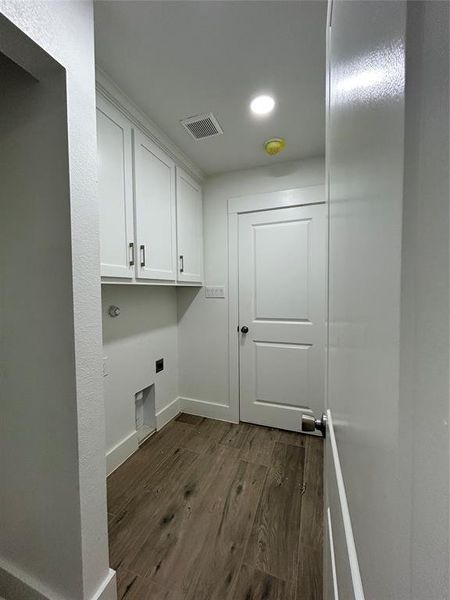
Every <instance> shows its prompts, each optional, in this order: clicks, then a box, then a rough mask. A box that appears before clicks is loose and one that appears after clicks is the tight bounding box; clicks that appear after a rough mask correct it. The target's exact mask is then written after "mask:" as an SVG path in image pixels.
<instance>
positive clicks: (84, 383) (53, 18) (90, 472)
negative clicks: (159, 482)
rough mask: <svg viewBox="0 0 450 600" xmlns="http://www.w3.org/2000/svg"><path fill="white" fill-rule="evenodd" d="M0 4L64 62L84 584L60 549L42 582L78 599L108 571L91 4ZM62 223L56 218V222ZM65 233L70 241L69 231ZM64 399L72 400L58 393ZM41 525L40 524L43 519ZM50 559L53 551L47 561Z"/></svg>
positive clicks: (78, 565)
mask: <svg viewBox="0 0 450 600" xmlns="http://www.w3.org/2000/svg"><path fill="white" fill-rule="evenodd" d="M0 9H1V11H2V13H3V14H4V15H5V16H6V17H7V18H8V19H10V20H11V21H12V22H13V23H15V24H16V25H17V26H18V27H19V28H20V29H22V30H23V31H24V32H25V33H26V34H27V35H28V36H29V37H30V38H31V39H32V40H34V41H35V42H36V43H37V44H38V45H39V46H41V47H42V48H43V49H44V50H46V51H47V52H48V53H49V54H50V55H51V56H52V57H53V58H54V59H55V60H57V61H58V62H59V63H60V64H61V65H63V66H64V67H65V68H66V73H67V103H68V108H67V110H68V143H69V178H70V227H71V253H72V286H73V288H72V291H73V300H72V310H73V323H74V328H73V330H72V336H73V347H74V359H73V361H74V362H73V366H74V372H75V375H74V376H73V375H72V383H73V385H74V387H75V388H76V406H75V407H74V413H73V418H72V419H71V420H69V421H67V422H65V423H63V424H62V423H61V424H60V423H58V422H55V427H56V428H58V427H61V436H62V437H64V429H65V428H67V430H68V431H70V432H77V447H76V448H74V449H73V454H72V456H71V460H72V461H73V464H71V465H67V468H68V469H69V470H70V469H72V468H73V467H74V465H76V477H74V479H73V481H72V482H71V491H72V493H73V494H74V495H76V496H77V498H78V500H77V502H78V509H77V514H76V515H67V518H68V519H72V518H76V519H77V520H78V531H79V534H80V536H81V554H80V553H79V554H78V557H77V560H75V561H73V564H72V565H71V567H70V568H71V569H73V570H74V572H75V571H77V570H78V576H79V578H80V579H81V583H80V586H81V588H82V589H79V590H78V592H77V593H76V594H75V592H74V590H73V586H72V589H71V591H70V590H69V589H68V586H69V585H70V584H69V582H68V581H64V571H63V570H61V571H60V573H59V575H58V568H57V565H58V561H59V560H61V561H63V560H64V556H65V554H64V553H60V556H59V557H58V558H56V557H55V564H54V567H55V568H54V574H53V578H52V580H48V581H46V582H44V583H45V584H46V585H48V586H49V587H50V588H53V589H58V590H60V591H61V590H66V594H67V596H66V597H67V598H77V600H78V599H79V598H90V597H91V596H92V594H93V593H94V591H95V590H96V589H97V588H98V587H99V585H100V584H101V582H102V581H103V580H104V579H105V578H106V577H107V573H108V557H107V532H106V504H105V481H104V476H105V462H104V408H103V390H102V377H101V313H100V285H99V248H98V207H97V201H96V183H95V180H96V174H95V169H96V140H95V91H94V89H95V88H94V44H93V42H94V36H93V16H92V3H91V2H88V1H81V2H78V1H73V2H46V1H28V2H12V1H2V2H0ZM49 218H50V217H49ZM59 226H60V224H59V223H58V222H57V221H56V222H55V223H54V227H59ZM67 236H68V238H67V239H68V243H69V244H70V233H69V231H67ZM69 250H70V248H69ZM54 293H57V289H55V290H54ZM69 371H70V369H69ZM70 376H71V375H70V373H69V374H68V377H70ZM61 401H62V402H65V401H70V400H69V399H68V398H61ZM68 443H69V442H68ZM49 493H51V490H49ZM60 509H61V507H59V506H55V507H53V506H52V505H51V503H49V506H48V518H49V520H50V522H49V524H48V527H49V528H50V530H51V531H52V532H53V533H52V535H53V536H54V537H55V539H57V538H58V536H59V535H61V536H63V535H64V531H58V529H54V530H52V529H51V518H52V511H53V510H60ZM42 527H45V523H44V522H43V523H42ZM64 543H65V544H66V545H67V548H70V546H71V544H74V543H76V541H75V540H73V539H71V537H70V536H68V535H64ZM53 550H54V549H53ZM41 551H42V553H43V554H46V553H47V552H50V547H49V548H47V547H42V549H41ZM67 553H68V554H69V551H67ZM50 557H51V554H49V555H48V560H51V558H50ZM17 567H18V568H19V569H21V570H22V571H23V572H25V573H26V572H27V570H32V565H30V564H26V562H24V563H23V564H21V565H17ZM73 577H74V578H76V575H75V574H74V575H73Z"/></svg>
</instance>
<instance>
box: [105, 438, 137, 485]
mask: <svg viewBox="0 0 450 600" xmlns="http://www.w3.org/2000/svg"><path fill="white" fill-rule="evenodd" d="M138 448H139V444H138V437H137V433H136V432H135V431H133V432H132V433H130V435H129V436H127V437H126V438H125V439H124V440H122V441H121V442H119V443H118V444H117V445H116V446H114V448H112V449H111V450H110V451H109V452H107V453H106V474H107V475H111V473H112V472H113V471H115V470H116V469H117V467H120V465H121V464H122V463H124V462H125V461H126V460H127V458H129V457H130V456H131V455H132V454H133V453H134V452H136V450H137V449H138Z"/></svg>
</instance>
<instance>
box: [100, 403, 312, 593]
mask: <svg viewBox="0 0 450 600" xmlns="http://www.w3.org/2000/svg"><path fill="white" fill-rule="evenodd" d="M322 464H323V448H322V440H321V439H319V438H317V437H311V436H304V435H302V434H296V433H290V432H285V431H279V430H277V429H271V428H268V427H259V426H257V425H250V424H247V423H240V424H239V425H236V424H232V423H225V422H223V421H214V420H212V419H204V418H202V417H195V416H192V415H187V414H181V415H179V416H178V417H177V419H175V420H174V421H172V422H170V423H169V424H168V425H167V426H166V427H164V429H162V430H161V431H159V432H158V433H156V434H155V435H154V436H152V437H151V438H150V439H149V440H148V441H147V442H146V443H145V444H143V446H142V447H141V448H140V449H139V451H138V452H136V453H135V454H134V455H133V456H131V457H130V458H129V459H128V460H127V461H126V463H124V464H123V465H122V466H121V467H119V468H118V469H117V470H116V471H114V473H112V475H110V476H109V477H108V512H109V515H108V516H109V544H110V563H111V567H112V568H113V569H116V571H117V578H118V598H119V600H194V599H195V600H319V599H321V598H322V543H323V532H322V517H323V513H322V504H323V485H322Z"/></svg>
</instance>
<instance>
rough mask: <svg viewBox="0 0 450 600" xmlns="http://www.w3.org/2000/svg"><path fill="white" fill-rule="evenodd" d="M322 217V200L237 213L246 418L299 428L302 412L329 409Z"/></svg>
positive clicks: (242, 399) (242, 392)
mask: <svg viewBox="0 0 450 600" xmlns="http://www.w3.org/2000/svg"><path fill="white" fill-rule="evenodd" d="M324 215H325V206H324V205H323V204H322V205H313V206H302V207H297V208H284V209H277V210H268V211H262V212H256V213H248V214H243V215H240V216H239V327H240V333H239V336H240V418H241V420H242V421H247V422H251V423H258V424H260V425H267V426H271V427H280V428H282V429H290V430H294V431H299V430H300V429H301V419H302V413H303V412H307V413H311V411H312V412H314V413H316V414H318V413H321V412H322V410H323V407H324V386H323V383H324V314H325V313H324V306H325V251H326V246H325V220H324ZM245 328H248V332H246V329H245Z"/></svg>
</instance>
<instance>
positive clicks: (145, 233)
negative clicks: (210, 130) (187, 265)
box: [134, 130, 176, 281]
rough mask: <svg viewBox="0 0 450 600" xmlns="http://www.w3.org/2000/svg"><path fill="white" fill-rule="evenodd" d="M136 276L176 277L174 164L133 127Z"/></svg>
mask: <svg viewBox="0 0 450 600" xmlns="http://www.w3.org/2000/svg"><path fill="white" fill-rule="evenodd" d="M134 186H135V188H134V190H135V216H136V244H137V250H138V261H137V277H139V278H141V279H156V280H173V281H175V279H176V255H175V250H176V248H175V234H176V229H175V164H174V162H173V161H172V160H171V159H170V158H169V157H168V156H167V155H166V154H164V152H163V151H162V150H161V149H160V148H158V146H156V145H155V144H154V143H153V142H152V141H151V140H149V139H148V138H147V137H146V136H145V135H143V134H142V133H141V132H139V131H136V130H135V131H134Z"/></svg>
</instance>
